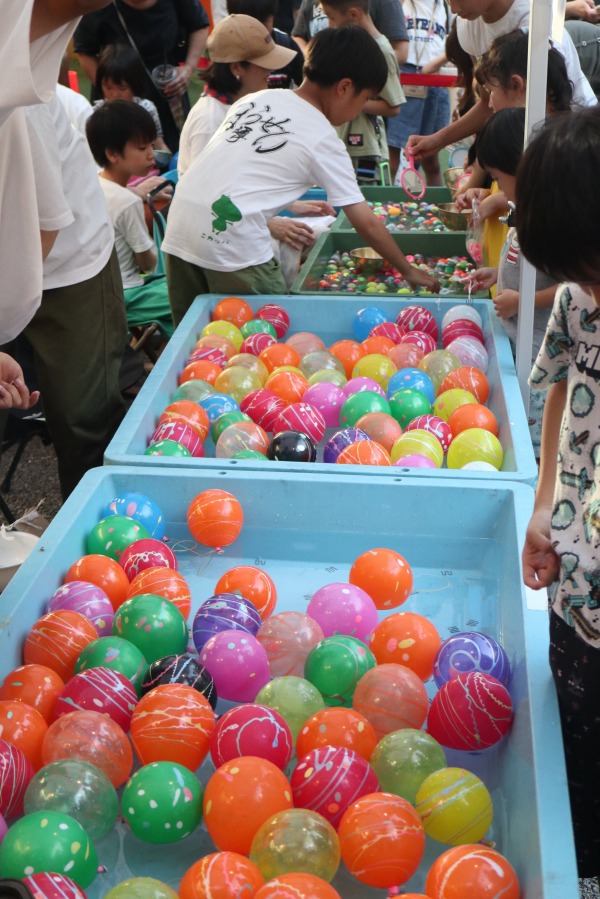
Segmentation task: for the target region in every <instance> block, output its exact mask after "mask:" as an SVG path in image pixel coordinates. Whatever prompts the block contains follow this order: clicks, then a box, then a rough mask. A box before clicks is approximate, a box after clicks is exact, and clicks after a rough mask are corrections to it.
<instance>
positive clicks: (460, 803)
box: [415, 767, 494, 846]
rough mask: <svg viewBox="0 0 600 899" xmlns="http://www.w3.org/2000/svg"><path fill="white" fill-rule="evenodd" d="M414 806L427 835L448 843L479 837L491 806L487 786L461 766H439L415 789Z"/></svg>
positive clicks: (488, 821)
mask: <svg viewBox="0 0 600 899" xmlns="http://www.w3.org/2000/svg"><path fill="white" fill-rule="evenodd" d="M415 807H416V809H417V813H418V815H419V817H420V818H421V821H422V822H423V827H424V828H425V833H426V834H427V836H429V837H431V838H432V839H434V840H438V842H440V843H447V844H449V845H450V846H461V845H464V844H465V843H476V842H479V840H482V839H483V837H484V836H485V834H486V833H487V832H488V830H489V828H490V825H491V823H492V818H493V814H494V809H493V805H492V797H491V796H490V794H489V792H488V789H487V787H486V786H485V784H484V783H483V781H482V780H480V778H479V777H477V776H476V775H475V774H472V773H471V772H470V771H466V770H465V769H464V768H445V767H444V768H440V769H439V770H438V771H434V772H433V773H432V774H429V775H428V776H427V777H426V778H425V780H424V781H423V782H422V784H421V786H420V787H419V789H418V790H417V797H416V803H415Z"/></svg>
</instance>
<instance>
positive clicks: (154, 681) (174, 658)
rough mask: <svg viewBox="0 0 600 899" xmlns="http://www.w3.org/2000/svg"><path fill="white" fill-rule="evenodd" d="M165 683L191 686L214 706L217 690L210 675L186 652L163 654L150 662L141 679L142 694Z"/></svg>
mask: <svg viewBox="0 0 600 899" xmlns="http://www.w3.org/2000/svg"><path fill="white" fill-rule="evenodd" d="M166 684H179V685H181V686H186V687H193V688H194V690H197V691H198V692H199V693H201V694H202V695H203V696H205V697H206V699H208V701H209V703H210V705H211V708H213V709H214V708H216V705H217V691H216V690H215V685H214V681H213V679H212V675H211V674H210V672H209V671H207V670H206V668H205V667H204V666H203V665H200V664H199V663H198V662H197V661H196V659H195V658H194V657H193V656H191V655H188V654H187V653H181V654H180V655H171V656H165V657H164V658H163V659H157V661H156V662H152V664H151V665H150V667H149V668H148V671H147V673H146V675H145V677H144V679H143V681H142V694H143V695H145V694H146V693H149V692H150V691H151V690H154V688H155V687H162V686H165V685H166Z"/></svg>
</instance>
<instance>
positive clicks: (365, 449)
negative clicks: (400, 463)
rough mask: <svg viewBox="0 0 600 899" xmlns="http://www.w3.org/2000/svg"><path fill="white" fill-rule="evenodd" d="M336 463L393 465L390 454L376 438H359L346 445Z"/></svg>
mask: <svg viewBox="0 0 600 899" xmlns="http://www.w3.org/2000/svg"><path fill="white" fill-rule="evenodd" d="M335 461H336V465H391V464H392V460H391V459H390V454H389V453H388V451H387V450H386V449H385V447H383V446H382V445H381V444H380V443H377V442H376V441H375V440H359V441H357V443H351V444H350V445H349V446H346V447H344V449H343V450H342V451H341V453H340V454H339V456H338V457H337V459H336V460H335Z"/></svg>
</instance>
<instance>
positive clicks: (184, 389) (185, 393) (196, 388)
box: [172, 379, 215, 403]
mask: <svg viewBox="0 0 600 899" xmlns="http://www.w3.org/2000/svg"><path fill="white" fill-rule="evenodd" d="M214 392H215V388H214V387H213V386H212V384H209V383H208V381H202V380H200V379H198V380H197V381H184V382H183V384H180V385H179V387H178V388H177V390H176V391H175V393H174V394H173V399H172V402H173V403H174V402H176V400H192V402H193V403H199V402H200V400H203V399H205V398H206V397H207V396H210V395H211V393H214Z"/></svg>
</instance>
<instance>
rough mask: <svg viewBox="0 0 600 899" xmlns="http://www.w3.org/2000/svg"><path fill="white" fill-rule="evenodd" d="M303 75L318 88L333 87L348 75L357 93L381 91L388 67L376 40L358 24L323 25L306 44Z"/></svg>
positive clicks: (376, 92)
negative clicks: (330, 26)
mask: <svg viewBox="0 0 600 899" xmlns="http://www.w3.org/2000/svg"><path fill="white" fill-rule="evenodd" d="M303 73H304V77H305V78H306V79H307V80H308V81H312V82H313V83H314V84H317V85H318V86H319V87H323V88H327V87H333V85H334V84H337V82H338V81H341V80H342V78H349V79H350V81H352V83H353V85H354V90H355V91H356V93H357V94H359V93H360V92H361V91H364V90H367V89H370V90H372V91H373V92H374V93H375V94H378V93H379V92H380V91H382V90H383V87H384V85H385V83H386V81H387V78H388V67H387V62H386V59H385V56H384V55H383V53H382V51H381V49H380V47H379V45H378V44H377V41H376V40H375V39H374V38H372V37H371V35H370V34H367V32H366V31H365V30H364V28H359V27H358V25H343V26H342V27H341V28H323V29H322V31H319V32H317V34H315V36H314V37H313V38H311V40H310V41H309V43H308V46H307V48H306V54H305V56H304V68H303Z"/></svg>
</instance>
